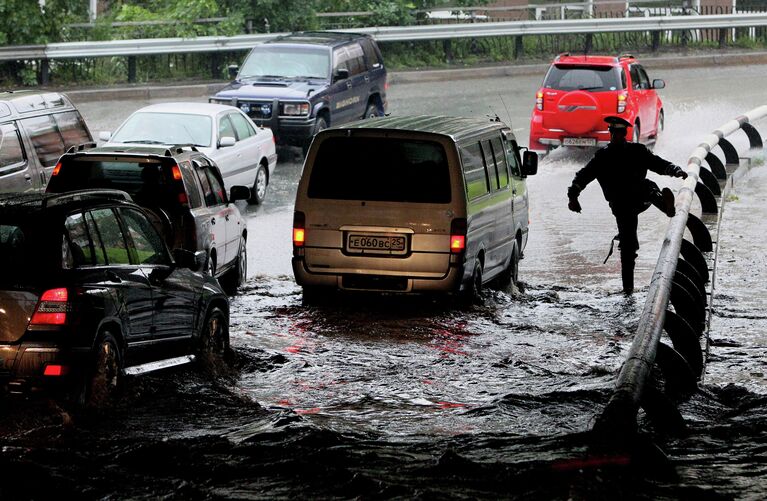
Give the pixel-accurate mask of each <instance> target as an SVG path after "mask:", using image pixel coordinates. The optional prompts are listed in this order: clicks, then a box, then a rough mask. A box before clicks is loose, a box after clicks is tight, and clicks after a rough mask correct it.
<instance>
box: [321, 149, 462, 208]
mask: <svg viewBox="0 0 767 501" xmlns="http://www.w3.org/2000/svg"><path fill="white" fill-rule="evenodd" d="M308 196H309V198H322V199H336V200H370V201H379V202H412V203H432V204H446V203H450V199H451V193H450V170H449V169H448V164H447V156H446V154H445V149H444V148H443V146H442V145H441V144H440V143H437V142H434V141H414V140H406V139H400V138H389V137H331V138H328V139H326V140H325V141H323V142H322V144H321V145H320V149H319V151H318V152H317V157H316V159H315V161H314V168H313V169H312V173H311V177H310V178H309V189H308Z"/></svg>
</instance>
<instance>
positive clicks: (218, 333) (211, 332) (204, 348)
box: [197, 306, 229, 367]
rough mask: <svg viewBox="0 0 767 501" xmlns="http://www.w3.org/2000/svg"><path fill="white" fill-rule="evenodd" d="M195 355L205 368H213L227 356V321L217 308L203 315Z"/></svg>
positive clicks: (222, 311)
mask: <svg viewBox="0 0 767 501" xmlns="http://www.w3.org/2000/svg"><path fill="white" fill-rule="evenodd" d="M197 355H198V359H199V361H200V362H201V363H202V364H203V366H206V367H215V366H216V364H218V363H220V362H222V361H224V360H226V358H227V357H228V356H229V321H228V319H227V316H226V314H225V313H224V310H222V309H221V308H219V307H218V306H213V307H212V308H210V310H208V313H207V315H205V321H204V322H203V323H202V326H201V327H200V332H199V336H198V339H197Z"/></svg>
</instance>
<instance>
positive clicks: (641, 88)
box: [530, 53, 666, 152]
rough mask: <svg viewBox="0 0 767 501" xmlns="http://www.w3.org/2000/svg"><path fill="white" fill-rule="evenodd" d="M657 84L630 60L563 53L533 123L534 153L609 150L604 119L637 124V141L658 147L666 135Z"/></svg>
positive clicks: (539, 95)
mask: <svg viewBox="0 0 767 501" xmlns="http://www.w3.org/2000/svg"><path fill="white" fill-rule="evenodd" d="M665 86H666V83H665V82H664V81H663V80H661V79H655V80H653V81H652V82H651V81H650V79H649V77H648V76H647V72H646V71H645V70H644V68H642V65H641V64H639V63H638V62H637V60H636V59H634V56H631V55H622V56H619V57H613V56H571V55H570V54H569V53H564V54H560V55H559V56H557V58H556V59H555V60H554V62H553V63H552V65H551V67H550V68H549V71H548V72H547V73H546V78H544V80H543V86H542V87H541V88H540V89H539V90H538V92H537V93H536V96H535V97H536V99H535V108H534V109H533V116H532V119H531V120H530V149H531V150H538V151H544V152H548V151H551V150H552V149H553V148H556V147H558V146H604V145H605V144H607V142H608V141H609V140H610V134H609V133H608V131H607V124H606V123H605V121H604V118H605V117H607V116H610V115H615V116H619V117H622V118H624V119H626V120H627V121H629V122H630V123H632V124H633V127H632V128H631V129H629V132H628V134H629V137H631V138H633V139H632V141H634V142H642V143H650V144H651V143H654V142H655V140H656V139H657V137H658V135H659V134H660V132H661V131H662V130H663V103H662V102H661V99H660V97H659V96H658V93H657V92H655V91H656V89H662V88H664V87H665Z"/></svg>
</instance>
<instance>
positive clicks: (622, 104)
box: [618, 92, 626, 113]
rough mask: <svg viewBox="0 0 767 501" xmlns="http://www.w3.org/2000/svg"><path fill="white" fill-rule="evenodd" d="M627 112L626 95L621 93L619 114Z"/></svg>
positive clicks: (619, 95) (619, 96)
mask: <svg viewBox="0 0 767 501" xmlns="http://www.w3.org/2000/svg"><path fill="white" fill-rule="evenodd" d="M624 111H626V93H625V92H621V93H620V94H618V113H623V112H624Z"/></svg>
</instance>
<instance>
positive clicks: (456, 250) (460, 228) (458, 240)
mask: <svg viewBox="0 0 767 501" xmlns="http://www.w3.org/2000/svg"><path fill="white" fill-rule="evenodd" d="M466 227H467V226H466V220H465V219H463V218H458V219H453V222H452V223H450V253H451V254H460V253H462V252H463V251H464V250H466Z"/></svg>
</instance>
